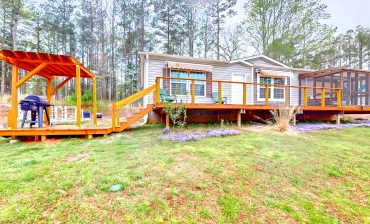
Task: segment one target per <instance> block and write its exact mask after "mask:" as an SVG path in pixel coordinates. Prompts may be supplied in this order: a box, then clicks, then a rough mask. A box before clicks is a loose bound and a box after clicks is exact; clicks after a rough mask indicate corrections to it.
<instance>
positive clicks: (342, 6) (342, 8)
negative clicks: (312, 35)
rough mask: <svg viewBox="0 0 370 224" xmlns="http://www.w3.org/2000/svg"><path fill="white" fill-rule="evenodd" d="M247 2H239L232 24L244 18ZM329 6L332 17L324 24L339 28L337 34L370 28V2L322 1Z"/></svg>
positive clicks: (241, 0)
mask: <svg viewBox="0 0 370 224" xmlns="http://www.w3.org/2000/svg"><path fill="white" fill-rule="evenodd" d="M246 1H247V0H239V1H238V3H237V5H236V6H235V7H234V8H235V10H237V11H238V15H237V16H235V17H234V18H232V19H230V20H229V21H228V23H230V24H232V23H234V22H236V21H240V20H242V19H243V18H244V9H243V5H244V4H245V2H246ZM321 2H322V3H323V4H325V5H327V12H328V13H330V15H331V17H330V18H329V19H327V20H324V21H323V23H326V24H329V25H332V26H334V27H337V33H345V32H346V31H347V30H349V29H355V28H356V26H357V25H362V26H365V27H370V0H321Z"/></svg>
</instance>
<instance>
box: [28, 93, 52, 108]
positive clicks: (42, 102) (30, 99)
mask: <svg viewBox="0 0 370 224" xmlns="http://www.w3.org/2000/svg"><path fill="white" fill-rule="evenodd" d="M22 103H37V104H40V105H44V106H51V104H50V103H49V102H48V101H47V100H46V99H45V98H44V97H41V96H36V95H29V96H27V97H26V98H24V99H23V100H21V104H22Z"/></svg>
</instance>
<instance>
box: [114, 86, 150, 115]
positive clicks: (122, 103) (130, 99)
mask: <svg viewBox="0 0 370 224" xmlns="http://www.w3.org/2000/svg"><path fill="white" fill-rule="evenodd" d="M155 89H156V85H152V86H150V87H148V88H146V89H143V90H141V91H139V92H137V93H135V94H133V95H131V96H129V97H127V98H125V99H123V100H121V101H118V102H116V103H115V104H116V109H117V110H118V109H121V108H122V107H124V106H126V105H127V104H130V103H132V102H135V101H136V100H138V99H141V98H143V97H144V96H145V95H148V94H149V93H152V92H154V91H155Z"/></svg>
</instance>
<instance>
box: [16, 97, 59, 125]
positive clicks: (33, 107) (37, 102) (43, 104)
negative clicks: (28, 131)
mask: <svg viewBox="0 0 370 224" xmlns="http://www.w3.org/2000/svg"><path fill="white" fill-rule="evenodd" d="M20 104H21V110H23V111H24V113H23V120H22V126H21V127H22V128H23V127H24V124H25V123H30V127H32V126H33V125H35V124H36V118H37V121H38V125H39V128H42V123H43V117H44V113H43V112H44V111H45V114H46V119H47V122H48V124H49V125H50V117H49V113H48V110H47V109H48V107H50V106H52V105H51V104H50V103H49V102H48V101H47V100H46V99H44V98H43V97H40V96H35V95H30V96H27V97H26V98H25V99H24V100H21V102H20ZM28 111H30V112H31V120H27V115H28Z"/></svg>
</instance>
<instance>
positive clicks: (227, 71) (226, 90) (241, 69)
mask: <svg viewBox="0 0 370 224" xmlns="http://www.w3.org/2000/svg"><path fill="white" fill-rule="evenodd" d="M178 61H179V60H178ZM179 62H185V63H195V62H192V61H189V60H186V59H184V60H182V61H179ZM195 64H202V63H199V62H196V63H195ZM208 65H212V66H213V71H212V79H213V80H224V81H231V74H232V73H243V74H246V81H247V82H252V75H251V68H250V67H247V66H243V65H240V64H219V63H213V64H208ZM164 68H166V60H158V59H152V58H150V56H149V65H148V74H149V77H148V86H147V87H149V86H152V85H154V84H155V79H156V77H162V76H163V69H164ZM161 88H163V83H162V82H161ZM196 88H197V87H196ZM212 92H218V85H217V83H216V82H214V83H213V84H212ZM222 95H223V96H225V97H227V98H228V100H230V99H231V84H229V83H226V84H223V85H222ZM178 100H183V102H188V103H190V101H191V97H190V96H180V97H178ZM148 102H149V103H153V97H152V95H150V96H149V99H148ZM252 102H253V98H252V86H248V87H247V104H250V105H251V104H252ZM195 103H209V104H212V103H213V99H212V97H204V96H196V97H195ZM227 103H230V102H227Z"/></svg>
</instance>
